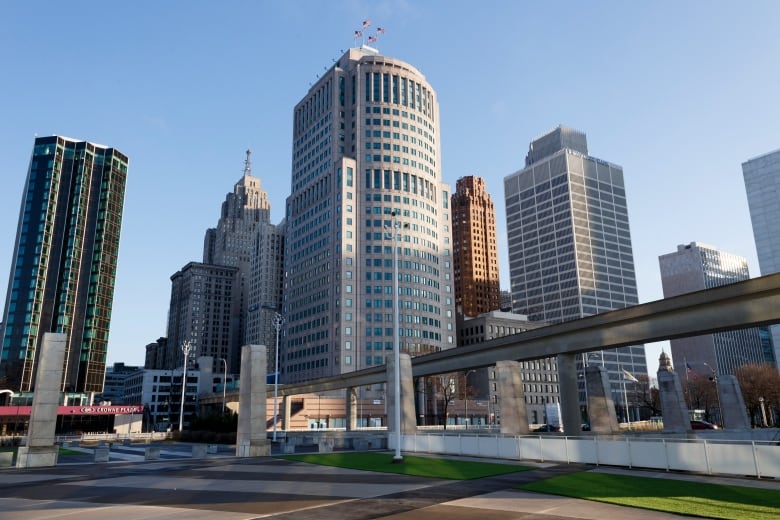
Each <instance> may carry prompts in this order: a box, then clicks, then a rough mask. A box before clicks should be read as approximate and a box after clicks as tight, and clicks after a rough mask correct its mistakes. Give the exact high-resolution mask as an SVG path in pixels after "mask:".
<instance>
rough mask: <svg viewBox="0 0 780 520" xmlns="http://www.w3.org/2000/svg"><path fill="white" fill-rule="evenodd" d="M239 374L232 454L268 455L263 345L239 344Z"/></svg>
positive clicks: (240, 455)
mask: <svg viewBox="0 0 780 520" xmlns="http://www.w3.org/2000/svg"><path fill="white" fill-rule="evenodd" d="M240 377H241V387H240V390H239V397H238V431H237V432H236V456H237V457H263V456H268V455H270V454H271V444H270V442H269V441H268V434H267V431H266V429H267V426H266V423H267V421H268V415H267V411H266V386H267V385H266V379H265V378H266V348H265V345H244V346H243V347H242V348H241V374H240Z"/></svg>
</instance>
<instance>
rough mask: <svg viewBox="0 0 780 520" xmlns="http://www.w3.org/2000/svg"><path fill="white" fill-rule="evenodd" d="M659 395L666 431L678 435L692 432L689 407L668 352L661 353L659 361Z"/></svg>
mask: <svg viewBox="0 0 780 520" xmlns="http://www.w3.org/2000/svg"><path fill="white" fill-rule="evenodd" d="M658 393H659V394H660V397H661V413H662V414H663V417H664V431H665V432H677V433H682V432H688V431H691V421H690V419H689V418H688V406H687V405H686V404H685V394H683V389H682V385H681V384H680V378H679V377H677V374H676V373H675V371H674V367H672V363H671V360H670V359H669V356H668V355H667V354H666V352H661V357H660V358H659V360H658Z"/></svg>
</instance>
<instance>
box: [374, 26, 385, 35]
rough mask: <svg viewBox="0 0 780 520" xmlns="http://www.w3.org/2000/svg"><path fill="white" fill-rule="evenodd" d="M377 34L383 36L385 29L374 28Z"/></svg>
mask: <svg viewBox="0 0 780 520" xmlns="http://www.w3.org/2000/svg"><path fill="white" fill-rule="evenodd" d="M376 33H377V34H385V28H384V27H377V28H376Z"/></svg>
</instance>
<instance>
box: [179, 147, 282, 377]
mask: <svg viewBox="0 0 780 520" xmlns="http://www.w3.org/2000/svg"><path fill="white" fill-rule="evenodd" d="M270 218H271V204H270V202H269V200H268V194H267V192H266V191H265V190H263V189H262V188H261V186H260V179H259V178H257V177H255V176H253V175H252V164H251V151H250V150H247V152H246V159H245V161H244V173H243V176H242V177H241V179H239V180H238V182H236V183H235V184H234V186H233V191H232V192H229V193H228V194H227V195H226V196H225V201H224V202H223V203H222V208H221V211H220V216H219V221H218V222H217V226H216V227H215V228H210V229H208V230H207V231H206V234H205V239H204V245H203V263H194V262H191V263H189V264H187V265H186V266H185V267H184V268H183V269H182V270H181V271H179V272H178V273H176V274H175V275H174V276H173V277H171V280H172V282H173V287H172V291H171V307H170V311H169V320H168V323H169V326H168V341H167V347H166V361H165V364H164V368H166V369H168V370H171V369H175V368H176V367H180V366H181V365H182V361H183V353H182V352H181V344H182V343H183V342H184V341H191V342H192V344H193V347H194V348H195V351H196V352H197V355H198V356H211V358H212V363H213V366H212V370H213V371H214V372H215V373H217V372H221V371H222V370H223V369H224V368H225V367H224V365H223V364H222V363H223V361H222V360H225V362H226V363H227V367H226V368H227V370H228V371H229V372H231V373H237V372H238V371H239V368H240V367H239V365H240V354H241V346H242V345H245V344H248V343H256V344H263V345H266V346H268V347H269V354H273V351H272V350H271V349H272V348H273V345H274V338H275V335H274V331H273V326H272V320H273V315H272V314H269V313H268V312H265V311H263V310H262V308H263V307H264V306H271V305H273V306H274V308H275V307H276V306H278V303H279V300H280V293H281V276H280V272H281V265H282V263H281V254H280V248H281V245H280V243H281V241H280V239H279V238H278V237H276V235H277V233H275V231H274V230H275V229H276V227H275V226H273V225H272V224H271V223H270ZM274 237H276V238H274ZM268 247H271V248H272V252H271V253H270V254H269V253H268V252H267V251H266V249H267V248H268ZM258 265H260V266H262V269H261V268H259V267H258ZM269 357H270V356H269ZM193 358H194V356H193ZM268 368H270V367H268Z"/></svg>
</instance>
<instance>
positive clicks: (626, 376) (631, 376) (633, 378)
mask: <svg viewBox="0 0 780 520" xmlns="http://www.w3.org/2000/svg"><path fill="white" fill-rule="evenodd" d="M623 376H624V377H625V378H626V379H628V380H629V381H633V382H634V383H638V382H639V379H637V378H635V377H634V375H633V374H632V373H631V372H629V371H628V370H623Z"/></svg>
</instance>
